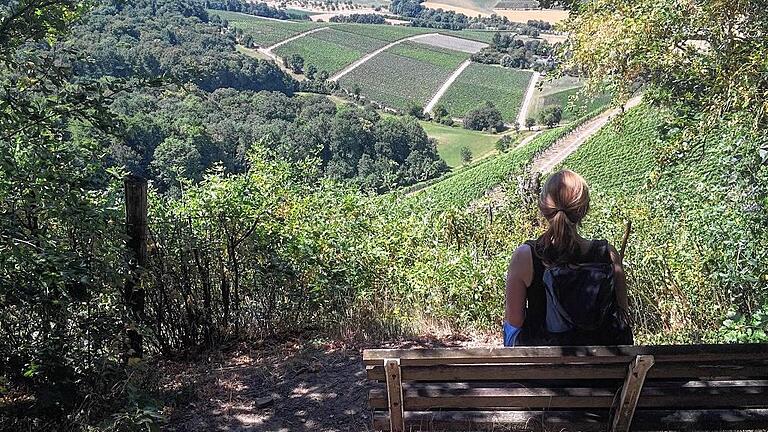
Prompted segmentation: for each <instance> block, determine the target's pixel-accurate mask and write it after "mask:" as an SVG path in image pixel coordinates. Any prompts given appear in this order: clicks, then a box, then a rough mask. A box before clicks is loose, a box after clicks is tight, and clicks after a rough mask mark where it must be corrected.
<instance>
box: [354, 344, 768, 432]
mask: <svg viewBox="0 0 768 432" xmlns="http://www.w3.org/2000/svg"><path fill="white" fill-rule="evenodd" d="M363 361H364V363H365V366H366V370H367V374H368V378H369V379H371V380H376V381H378V382H379V383H380V384H379V385H378V386H376V388H374V389H372V390H371V391H370V393H369V397H368V399H369V404H370V408H371V409H372V412H373V429H375V430H384V431H393V432H399V431H418V430H465V431H474V430H494V431H499V430H510V429H513V430H520V429H533V430H547V431H555V432H559V431H603V430H610V431H627V430H630V428H631V430H680V429H688V430H690V429H694V430H732V429H761V428H762V429H768V344H749V345H678V346H669V345H668V346H643V347H640V346H613V347H611V346H594V347H518V348H502V347H498V348H471V349H464V348H457V349H452V348H446V349H413V350H388V349H375V350H365V351H364V352H363Z"/></svg>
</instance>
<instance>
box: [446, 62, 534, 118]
mask: <svg viewBox="0 0 768 432" xmlns="http://www.w3.org/2000/svg"><path fill="white" fill-rule="evenodd" d="M530 79H531V72H528V71H521V70H516V69H508V68H502V67H499V66H494V65H486V64H480V63H472V64H471V65H469V67H468V68H467V69H466V70H464V72H463V73H462V74H461V75H459V77H458V78H457V79H456V81H455V82H454V83H453V84H452V85H451V86H450V87H449V88H448V91H447V92H446V93H445V95H443V97H442V98H441V99H440V102H439V103H440V104H443V105H445V107H446V108H447V109H448V111H449V112H450V113H451V115H452V116H454V117H463V116H464V115H465V114H466V113H467V112H469V111H471V110H472V109H474V108H476V107H477V106H479V105H481V104H482V103H484V102H485V101H490V102H493V104H494V105H496V108H498V109H499V111H501V114H502V116H503V117H504V120H506V121H514V120H515V118H516V117H517V113H518V112H519V111H520V104H521V103H522V100H523V98H524V97H525V90H526V88H527V87H528V82H529V81H530Z"/></svg>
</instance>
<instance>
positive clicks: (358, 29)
mask: <svg viewBox="0 0 768 432" xmlns="http://www.w3.org/2000/svg"><path fill="white" fill-rule="evenodd" d="M331 25H332V26H333V28H335V29H337V30H341V31H345V32H349V33H354V34H358V35H361V36H367V37H369V38H373V39H381V40H384V41H387V42H394V41H396V40H399V39H403V38H407V37H409V36H415V35H419V34H425V33H437V30H435V29H430V28H423V27H405V26H393V25H386V24H353V23H339V24H333V23H331Z"/></svg>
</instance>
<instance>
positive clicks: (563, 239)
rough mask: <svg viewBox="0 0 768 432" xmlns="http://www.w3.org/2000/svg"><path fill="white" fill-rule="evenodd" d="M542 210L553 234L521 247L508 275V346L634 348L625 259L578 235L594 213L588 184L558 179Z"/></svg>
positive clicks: (564, 174)
mask: <svg viewBox="0 0 768 432" xmlns="http://www.w3.org/2000/svg"><path fill="white" fill-rule="evenodd" d="M539 210H540V211H541V214H542V215H543V216H544V218H546V220H547V225H548V227H547V230H546V231H545V232H544V234H543V235H542V236H541V237H539V238H538V239H536V240H529V241H527V242H525V243H524V244H522V245H521V246H520V247H518V248H517V249H516V250H515V252H514V255H513V256H512V260H511V261H510V263H509V268H508V270H507V286H506V302H505V308H504V309H505V310H504V323H503V326H504V345H505V346H515V345H560V346H561V345H627V344H629V345H631V344H632V343H633V340H632V330H631V328H630V326H629V322H628V318H627V307H628V300H627V285H626V280H625V276H624V268H623V267H622V264H621V257H620V256H619V254H618V252H616V249H614V247H613V246H611V245H610V244H608V242H607V241H605V240H587V239H585V238H583V237H581V236H580V235H579V232H578V226H579V224H580V223H581V221H582V220H583V219H584V216H586V215H587V211H588V210H589V190H588V188H587V184H586V182H585V181H584V179H583V178H582V177H581V176H580V175H578V174H576V173H575V172H573V171H569V170H564V171H560V172H558V173H555V174H553V175H552V176H551V177H550V178H549V180H547V182H546V184H545V185H544V188H543V189H542V192H541V196H540V197H539Z"/></svg>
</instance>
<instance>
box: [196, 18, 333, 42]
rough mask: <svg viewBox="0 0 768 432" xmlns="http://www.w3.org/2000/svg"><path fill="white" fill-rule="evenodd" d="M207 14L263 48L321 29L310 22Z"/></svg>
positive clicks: (316, 24)
mask: <svg viewBox="0 0 768 432" xmlns="http://www.w3.org/2000/svg"><path fill="white" fill-rule="evenodd" d="M208 13H209V14H211V15H218V16H220V17H221V18H222V19H225V20H227V21H228V22H229V26H230V27H232V28H239V29H242V30H243V32H245V33H246V34H249V35H250V36H251V37H252V38H253V41H254V42H255V43H257V44H259V45H261V46H263V47H267V46H270V45H274V44H276V43H278V42H280V41H284V40H286V39H288V38H290V37H293V36H296V35H297V34H299V33H303V32H305V31H307V30H312V29H313V28H317V27H323V25H322V23H313V22H311V21H273V20H267V19H263V18H258V17H255V16H253V15H247V14H243V13H239V12H225V11H220V10H208Z"/></svg>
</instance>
